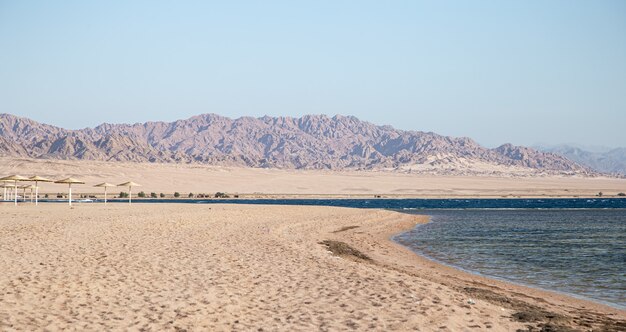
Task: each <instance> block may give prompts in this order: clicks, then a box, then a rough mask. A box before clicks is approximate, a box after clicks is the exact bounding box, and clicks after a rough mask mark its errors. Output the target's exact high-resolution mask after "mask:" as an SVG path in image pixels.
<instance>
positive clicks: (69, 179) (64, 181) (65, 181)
mask: <svg viewBox="0 0 626 332" xmlns="http://www.w3.org/2000/svg"><path fill="white" fill-rule="evenodd" d="M54 183H67V184H68V185H69V188H70V194H69V196H68V197H69V202H70V206H72V184H84V183H85V182H83V181H80V180H76V179H73V178H67V179H63V180H59V181H54Z"/></svg>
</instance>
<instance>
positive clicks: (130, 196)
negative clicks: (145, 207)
mask: <svg viewBox="0 0 626 332" xmlns="http://www.w3.org/2000/svg"><path fill="white" fill-rule="evenodd" d="M117 186H118V187H128V204H131V201H132V196H133V193H132V191H131V190H132V188H133V187H141V185H140V184H139V183H135V182H132V181H129V182H124V183H120V184H118V185H117Z"/></svg>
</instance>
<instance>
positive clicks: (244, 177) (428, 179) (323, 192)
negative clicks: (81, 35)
mask: <svg viewBox="0 0 626 332" xmlns="http://www.w3.org/2000/svg"><path fill="white" fill-rule="evenodd" d="M11 174H20V175H24V176H32V175H40V176H45V177H49V178H52V179H61V178H65V177H74V178H77V179H80V180H83V181H85V182H86V184H85V185H75V186H73V191H74V192H76V193H91V194H99V195H102V188H94V187H93V185H95V184H98V183H101V182H110V183H113V184H119V183H123V182H126V181H134V182H137V183H140V184H142V187H140V188H135V189H133V191H134V192H135V190H136V191H137V192H138V191H140V190H141V191H145V192H146V193H150V192H155V193H164V194H166V195H168V197H171V195H172V194H173V193H174V192H180V193H181V195H182V197H186V196H187V194H188V193H195V194H198V193H205V194H214V193H215V192H218V191H219V192H226V193H230V194H239V195H240V197H368V198H370V197H374V196H375V195H382V196H383V197H434V198H437V197H518V196H521V197H576V196H579V197H593V196H595V195H597V194H598V193H599V192H602V193H603V194H604V195H605V196H615V195H617V194H618V193H620V192H626V179H619V178H610V177H581V176H534V177H533V176H503V175H500V176H471V175H466V176H459V175H456V176H451V175H432V174H407V173H398V172H391V171H322V170H278V169H258V168H256V169H255V168H237V167H221V166H220V167H218V166H207V165H199V164H151V163H120V162H96V161H60V160H37V159H16V158H0V175H3V176H7V175H11ZM39 186H40V188H41V189H40V193H50V194H56V193H65V192H66V191H67V187H66V186H64V185H58V184H50V183H40V184H39ZM122 189H123V188H122ZM109 190H110V192H119V191H120V190H116V188H110V189H109Z"/></svg>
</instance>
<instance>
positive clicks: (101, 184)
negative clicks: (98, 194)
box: [94, 182, 115, 204]
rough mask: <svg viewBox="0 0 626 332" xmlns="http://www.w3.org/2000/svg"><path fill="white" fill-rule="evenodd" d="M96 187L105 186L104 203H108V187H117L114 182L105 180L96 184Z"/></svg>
mask: <svg viewBox="0 0 626 332" xmlns="http://www.w3.org/2000/svg"><path fill="white" fill-rule="evenodd" d="M94 187H103V188H104V204H106V203H107V187H115V185H114V184H112V183H108V182H103V183H100V184H97V185H95V186H94Z"/></svg>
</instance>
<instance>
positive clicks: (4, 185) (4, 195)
mask: <svg viewBox="0 0 626 332" xmlns="http://www.w3.org/2000/svg"><path fill="white" fill-rule="evenodd" d="M8 182H12V181H9V180H1V181H0V187H2V188H3V189H4V191H3V193H2V200H3V201H8V200H9V199H8V198H7V188H10V186H9V185H8V184H7V183H8ZM9 194H10V192H9Z"/></svg>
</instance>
